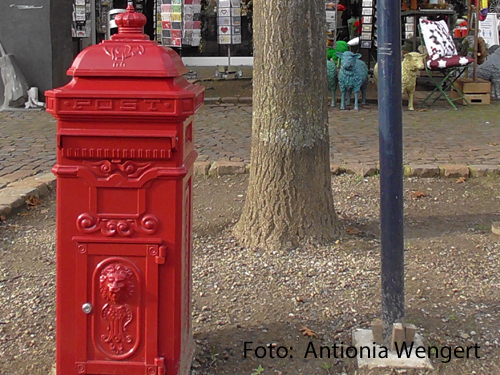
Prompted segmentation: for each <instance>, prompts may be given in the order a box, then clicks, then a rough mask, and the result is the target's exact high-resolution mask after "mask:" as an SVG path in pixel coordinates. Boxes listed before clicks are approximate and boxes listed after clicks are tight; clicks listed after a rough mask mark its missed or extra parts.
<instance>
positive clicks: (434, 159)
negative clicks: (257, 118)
mask: <svg viewBox="0 0 500 375" xmlns="http://www.w3.org/2000/svg"><path fill="white" fill-rule="evenodd" d="M443 104H444V103H443ZM436 107H437V106H436ZM431 108H432V109H428V110H424V111H414V112H409V111H407V110H405V111H404V119H403V123H404V125H403V128H404V163H405V164H433V165H439V164H468V165H474V164H481V165H489V164H491V165H498V164H500V103H495V104H493V105H489V106H472V107H469V108H465V107H464V108H460V109H459V110H458V111H454V110H452V109H451V107H449V108H447V107H444V108H442V109H441V107H440V109H434V108H433V107H431ZM251 122H252V107H251V106H248V105H237V104H236V105H235V104H226V105H224V104H223V105H221V106H205V107H204V108H203V109H202V111H201V112H200V115H199V116H198V119H197V123H196V127H195V128H196V134H195V137H196V143H197V145H198V151H199V152H200V155H201V156H200V160H209V161H215V160H221V159H225V160H232V161H245V162H249V161H250V139H251ZM329 123H330V144H331V149H330V152H331V157H332V163H335V164H340V165H345V164H353V163H354V164H355V163H364V164H372V165H376V164H378V147H379V145H378V109H377V106H376V105H375V104H368V105H366V106H364V108H362V109H361V110H360V111H340V110H339V109H338V108H337V109H330V111H329Z"/></svg>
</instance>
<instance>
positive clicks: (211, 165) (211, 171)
mask: <svg viewBox="0 0 500 375" xmlns="http://www.w3.org/2000/svg"><path fill="white" fill-rule="evenodd" d="M249 169H250V164H247V163H244V162H234V161H224V160H219V161H216V162H209V161H202V162H196V163H194V173H195V174H196V175H205V176H224V175H235V174H245V173H248V172H249ZM330 171H331V172H332V174H333V175H339V174H342V173H347V174H354V175H357V176H360V177H368V176H374V175H376V174H378V173H379V172H380V171H379V168H378V166H376V165H368V164H347V165H337V164H330ZM404 175H405V177H422V178H427V177H435V178H439V177H441V178H460V177H464V178H469V177H474V178H475V177H486V176H500V165H463V164H442V165H417V164H410V165H405V166H404Z"/></svg>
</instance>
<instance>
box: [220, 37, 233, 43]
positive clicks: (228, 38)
mask: <svg viewBox="0 0 500 375" xmlns="http://www.w3.org/2000/svg"><path fill="white" fill-rule="evenodd" d="M218 39H219V44H231V35H219V38H218Z"/></svg>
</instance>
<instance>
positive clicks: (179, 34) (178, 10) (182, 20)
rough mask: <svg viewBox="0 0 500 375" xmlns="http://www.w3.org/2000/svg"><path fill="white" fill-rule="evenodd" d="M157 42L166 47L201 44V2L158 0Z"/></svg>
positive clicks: (191, 0)
mask: <svg viewBox="0 0 500 375" xmlns="http://www.w3.org/2000/svg"><path fill="white" fill-rule="evenodd" d="M156 21H157V22H156V34H157V40H158V41H159V42H161V44H162V45H164V46H168V47H178V48H181V47H182V45H187V46H192V47H198V46H199V45H200V43H201V0H158V1H157V5H156Z"/></svg>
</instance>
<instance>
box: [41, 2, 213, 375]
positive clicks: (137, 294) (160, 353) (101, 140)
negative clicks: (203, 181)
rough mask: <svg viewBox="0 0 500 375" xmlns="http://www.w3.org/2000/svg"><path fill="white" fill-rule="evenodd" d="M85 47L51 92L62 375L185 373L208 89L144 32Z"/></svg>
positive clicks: (121, 24) (129, 23)
mask: <svg viewBox="0 0 500 375" xmlns="http://www.w3.org/2000/svg"><path fill="white" fill-rule="evenodd" d="M116 23H117V25H118V28H119V33H118V34H116V35H114V36H113V37H112V39H111V40H109V41H104V42H103V43H101V44H99V45H95V46H91V47H89V48H87V49H85V50H84V51H82V52H81V53H80V54H79V55H78V56H77V58H76V59H75V61H74V62H73V65H72V66H71V68H70V69H69V70H68V74H69V75H71V76H73V79H72V81H71V82H70V83H69V84H68V85H66V86H64V87H62V88H58V89H54V90H51V91H48V92H47V93H46V98H47V110H48V111H49V112H50V113H52V115H53V116H54V117H55V118H56V119H57V120H58V121H57V164H56V165H55V166H54V168H53V172H54V173H55V174H56V175H57V338H56V347H57V350H56V353H57V355H56V364H57V366H56V367H57V374H58V375H71V374H78V375H82V374H100V375H104V374H117V375H120V374H121V375H139V374H141V375H155V374H157V375H160V374H166V375H174V374H175V375H177V374H188V372H189V369H190V364H191V357H192V352H193V343H192V331H191V213H192V200H191V197H192V193H191V190H192V170H193V163H194V161H195V159H196V156H197V153H196V151H195V150H194V145H193V118H194V113H195V111H196V110H197V109H198V108H199V107H200V106H201V105H202V103H203V93H204V88H203V87H201V86H198V85H194V84H189V83H188V82H187V81H186V80H185V79H184V78H183V77H182V75H183V74H184V73H186V71H187V70H186V68H185V67H184V65H183V64H182V61H181V59H180V58H179V56H178V55H177V54H176V53H175V52H174V51H173V50H171V49H169V48H163V47H160V46H159V45H158V44H157V43H155V42H152V41H150V40H149V39H148V37H147V36H146V35H144V34H143V33H142V28H143V26H144V25H145V23H146V18H145V16H143V15H142V14H139V13H135V12H134V8H133V7H132V6H129V7H128V8H127V12H126V13H123V14H121V15H119V16H117V17H116Z"/></svg>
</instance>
